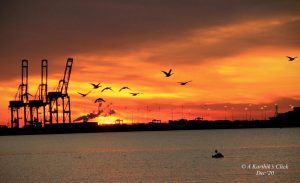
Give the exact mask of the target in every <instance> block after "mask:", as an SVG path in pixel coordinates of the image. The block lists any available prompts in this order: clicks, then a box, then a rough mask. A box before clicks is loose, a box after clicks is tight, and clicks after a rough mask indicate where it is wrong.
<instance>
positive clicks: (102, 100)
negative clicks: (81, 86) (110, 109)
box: [95, 98, 105, 103]
mask: <svg viewBox="0 0 300 183" xmlns="http://www.w3.org/2000/svg"><path fill="white" fill-rule="evenodd" d="M97 102H105V100H104V99H103V98H97V99H96V100H95V103H97Z"/></svg>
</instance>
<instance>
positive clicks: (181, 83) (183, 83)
mask: <svg viewBox="0 0 300 183" xmlns="http://www.w3.org/2000/svg"><path fill="white" fill-rule="evenodd" d="M189 82H192V81H185V82H177V83H179V84H180V85H186V84H188V83H189Z"/></svg>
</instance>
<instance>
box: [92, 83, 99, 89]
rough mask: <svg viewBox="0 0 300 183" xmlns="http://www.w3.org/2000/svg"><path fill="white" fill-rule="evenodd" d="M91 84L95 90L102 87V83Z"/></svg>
mask: <svg viewBox="0 0 300 183" xmlns="http://www.w3.org/2000/svg"><path fill="white" fill-rule="evenodd" d="M90 84H91V85H93V87H94V89H97V88H100V87H101V85H100V83H98V84H94V83H90Z"/></svg>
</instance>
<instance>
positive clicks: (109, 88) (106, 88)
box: [101, 87, 113, 92]
mask: <svg viewBox="0 0 300 183" xmlns="http://www.w3.org/2000/svg"><path fill="white" fill-rule="evenodd" d="M105 90H111V91H113V89H111V87H105V88H103V89H102V90H101V92H104V91H105Z"/></svg>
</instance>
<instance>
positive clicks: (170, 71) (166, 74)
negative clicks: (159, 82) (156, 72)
mask: <svg viewBox="0 0 300 183" xmlns="http://www.w3.org/2000/svg"><path fill="white" fill-rule="evenodd" d="M161 72H163V73H164V74H165V77H170V76H172V75H173V74H174V73H172V69H170V70H169V72H166V71H161Z"/></svg>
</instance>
